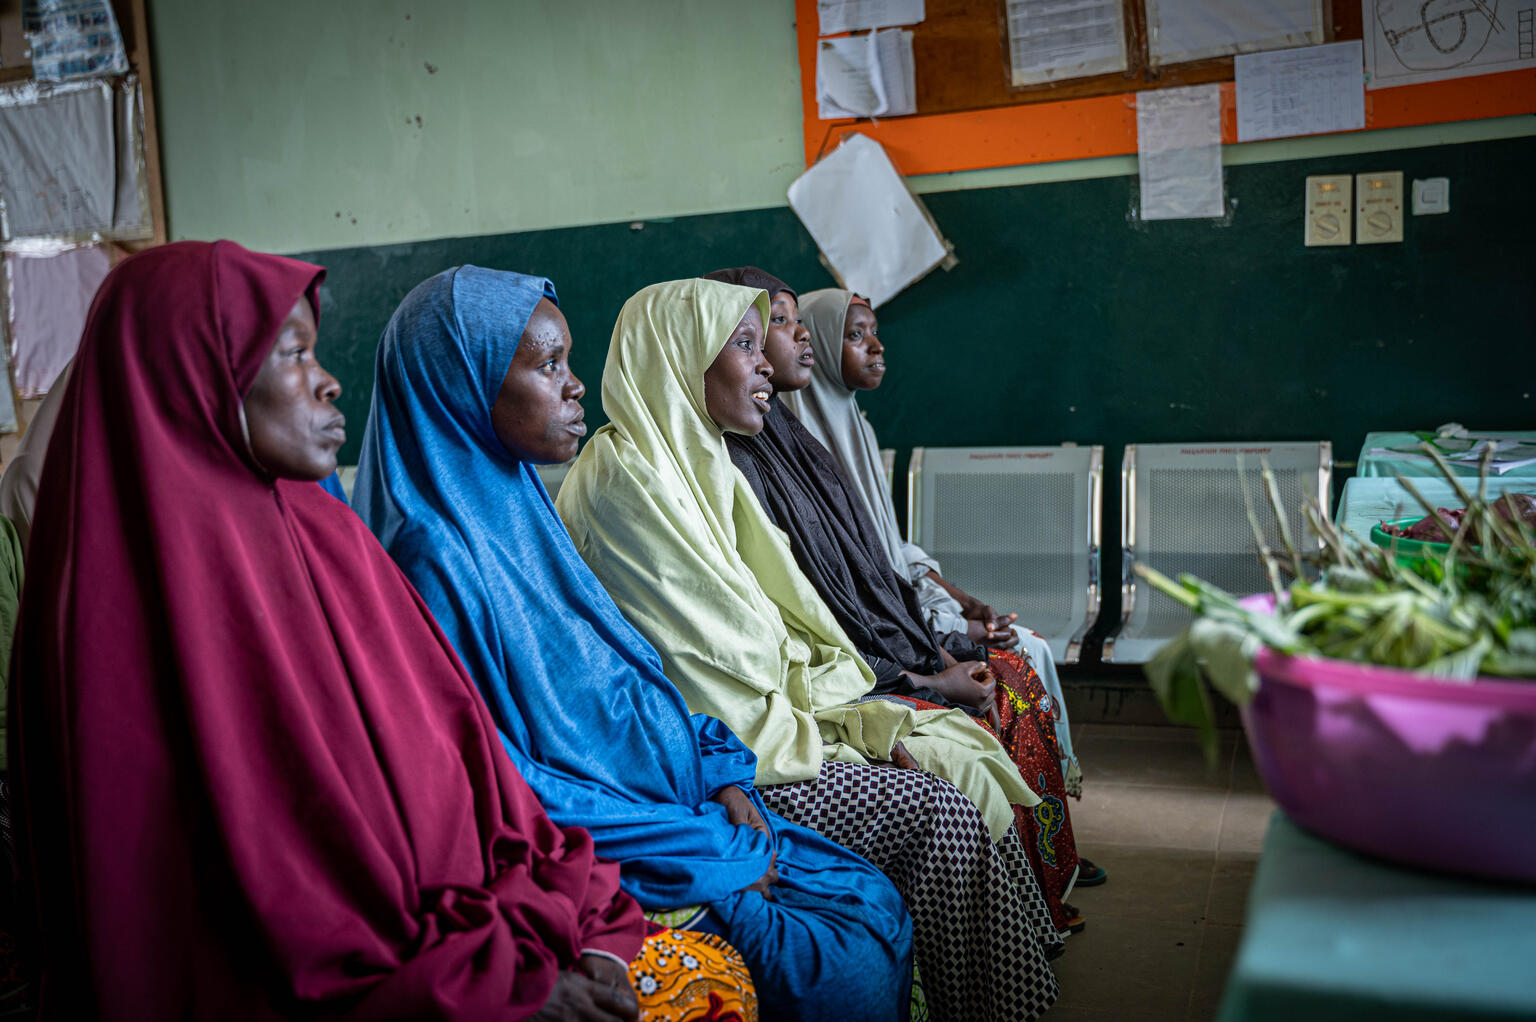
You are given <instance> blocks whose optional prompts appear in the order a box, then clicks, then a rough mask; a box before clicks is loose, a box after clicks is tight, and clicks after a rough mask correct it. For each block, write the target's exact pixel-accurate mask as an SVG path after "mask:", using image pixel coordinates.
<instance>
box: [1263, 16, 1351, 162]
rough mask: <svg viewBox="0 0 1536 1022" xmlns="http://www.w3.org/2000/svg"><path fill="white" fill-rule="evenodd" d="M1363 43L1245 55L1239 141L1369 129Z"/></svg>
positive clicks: (1335, 44)
mask: <svg viewBox="0 0 1536 1022" xmlns="http://www.w3.org/2000/svg"><path fill="white" fill-rule="evenodd" d="M1361 61H1362V57H1361V50H1360V41H1359V40H1358V39H1356V40H1352V41H1350V42H1344V43H1329V44H1327V45H1326V46H1305V47H1302V48H1300V49H1295V50H1276V51H1274V52H1272V53H1244V54H1239V55H1238V57H1237V59H1236V61H1235V63H1236V65H1237V140H1238V141H1239V142H1252V141H1254V140H1256V139H1263V138H1285V137H1288V136H1291V135H1315V134H1319V133H1321V132H1325V131H1354V130H1358V129H1360V128H1364V127H1365V72H1364V69H1363V67H1362V64H1361Z"/></svg>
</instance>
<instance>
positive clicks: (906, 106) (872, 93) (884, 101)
mask: <svg viewBox="0 0 1536 1022" xmlns="http://www.w3.org/2000/svg"><path fill="white" fill-rule="evenodd" d="M916 112H917V94H916V84H915V76H914V67H913V63H912V33H911V32H908V31H904V30H902V29H895V28H893V29H887V30H886V31H884V32H871V33H870V34H868V35H859V36H843V37H841V38H837V39H822V40H820V41H819V42H818V43H817V44H816V115H817V116H818V117H820V118H821V119H822V120H824V121H827V120H832V119H834V118H838V117H881V116H887V115H899V114H912V113H916Z"/></svg>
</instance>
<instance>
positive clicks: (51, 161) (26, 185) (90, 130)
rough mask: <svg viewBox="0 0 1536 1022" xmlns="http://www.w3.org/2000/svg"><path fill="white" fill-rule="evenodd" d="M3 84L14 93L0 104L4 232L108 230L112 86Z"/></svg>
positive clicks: (113, 201) (112, 203)
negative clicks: (50, 87)
mask: <svg viewBox="0 0 1536 1022" xmlns="http://www.w3.org/2000/svg"><path fill="white" fill-rule="evenodd" d="M8 92H9V93H10V95H8V96H6V99H7V100H14V101H12V102H7V103H4V104H0V197H3V198H4V200H5V212H6V217H5V219H6V228H7V232H6V234H5V237H7V238H17V237H33V236H38V235H56V234H72V233H78V232H89V231H100V230H111V229H112V221H113V214H114V211H115V208H116V205H117V145H116V139H117V130H116V103H115V100H114V98H113V94H112V88H111V86H110V85H108V84H107V83H106V82H90V83H86V84H85V87H66V88H63V89H60V90H59V91H49V90H47V89H38V88H37V87H32V88H29V89H16V90H8Z"/></svg>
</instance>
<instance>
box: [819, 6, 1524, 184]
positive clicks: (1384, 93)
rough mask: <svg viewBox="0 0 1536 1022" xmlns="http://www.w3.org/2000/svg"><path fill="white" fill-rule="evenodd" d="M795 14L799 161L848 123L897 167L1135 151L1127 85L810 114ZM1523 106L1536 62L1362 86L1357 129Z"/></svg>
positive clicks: (953, 166) (1227, 89)
mask: <svg viewBox="0 0 1536 1022" xmlns="http://www.w3.org/2000/svg"><path fill="white" fill-rule="evenodd" d="M795 19H796V34H797V36H798V40H797V41H798V45H799V52H800V96H801V105H802V109H803V111H804V115H805V121H804V124H805V163H806V166H810V165H811V164H812V163H814V162H816V158H817V155H818V154H819V153H822V152H825V151H828V150H831V149H833V148H835V147H836V145H837V143H838V140H839V139H840V138H841V137H842V136H844V135H846V134H848V133H849V132H854V131H856V132H859V133H861V134H864V135H868V136H869V137H870V138H873V139H875V140H876V141H878V142H879V143H880V144H881V145H883V146H885V149H886V151H887V152H888V153H890V156H891V159H892V161H893V162H894V163H895V164H896V166H897V167H898V168H899V169H900V170H901V172H902V173H903V174H942V173H947V172H950V171H957V170H980V169H983V168H987V167H1011V166H1017V165H1019V164H1025V163H1051V162H1054V161H1057V160H1081V159H1087V158H1089V157H1094V156H1123V155H1126V154H1129V153H1134V152H1135V151H1136V94H1135V93H1134V92H1126V93H1121V94H1119V95H1114V96H1097V97H1093V98H1091V99H1071V100H1063V101H1060V102H1056V103H1027V104H1020V105H1019V106H1006V107H994V108H991V109H988V110H969V111H962V112H959V113H948V114H917V115H914V116H911V117H892V118H887V119H885V120H882V121H879V122H873V121H850V120H836V121H823V120H820V119H819V118H818V117H817V116H816V24H817V19H816V0H795ZM918 74H922V69H921V68H919V69H918ZM1221 107H1222V110H1221V115H1222V116H1221V135H1222V141H1223V142H1236V141H1237V108H1236V100H1235V98H1234V87H1233V84H1232V83H1231V82H1223V83H1221ZM1529 113H1536V69H1528V70H1523V71H1505V72H1502V73H1500V74H1492V75H1479V76H1477V77H1473V78H1457V79H1453V80H1451V81H1444V82H1426V83H1424V84H1421V85H1402V86H1398V87H1397V88H1394V89H1381V90H1378V91H1367V92H1366V94H1365V127H1366V129H1367V130H1371V129H1377V128H1402V127H1409V126H1413V125H1420V124H1442V123H1446V122H1450V121H1472V120H1479V119H1481V118H1485V117H1507V116H1510V115H1514V114H1529Z"/></svg>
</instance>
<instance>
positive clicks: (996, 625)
mask: <svg viewBox="0 0 1536 1022" xmlns="http://www.w3.org/2000/svg"><path fill="white" fill-rule="evenodd" d="M985 609H986V610H988V611H990V610H991V609H992V608H991V607H986V608H985ZM1018 619H1019V615H1017V614H1003V615H1001V616H997V615H994V616H992V617H988V618H979V619H978V618H967V619H966V622H965V637H966V638H967V639H970V640H971V641H972V642H979V643H982V644H984V645H987V646H991V647H993V648H995V649H1012V648H1013V647H1015V646H1017V645H1018V644H1019V637H1018V635H1017V634H1015V633H1014V630H1013V623H1014V622H1015V621H1017V620H1018Z"/></svg>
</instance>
